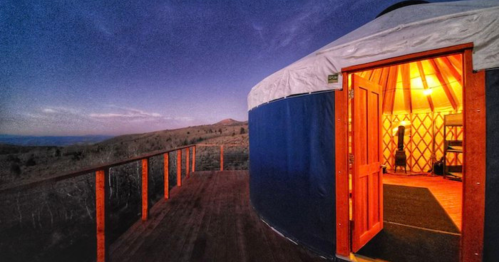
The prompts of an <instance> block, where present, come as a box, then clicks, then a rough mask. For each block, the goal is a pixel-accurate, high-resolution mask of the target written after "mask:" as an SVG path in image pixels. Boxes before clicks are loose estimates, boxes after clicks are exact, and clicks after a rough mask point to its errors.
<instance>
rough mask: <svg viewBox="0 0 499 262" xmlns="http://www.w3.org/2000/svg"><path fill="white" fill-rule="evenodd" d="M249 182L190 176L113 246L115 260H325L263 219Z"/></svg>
mask: <svg viewBox="0 0 499 262" xmlns="http://www.w3.org/2000/svg"><path fill="white" fill-rule="evenodd" d="M248 182H249V175H248V171H221V172H213V171H207V172H196V173H192V174H191V178H190V179H187V180H185V182H184V184H183V185H182V187H180V188H175V189H174V190H172V192H171V196H170V200H168V201H160V202H158V203H157V204H156V205H155V206H154V207H153V208H152V209H151V212H150V218H149V220H148V221H146V222H142V221H138V222H136V223H135V224H134V225H133V226H132V227H131V228H130V229H129V230H128V231H127V232H126V233H124V234H123V235H122V236H121V237H120V238H119V239H118V240H116V241H115V243H114V244H112V245H111V252H110V259H111V261H141V262H148V261H269V262H271V261H325V260H324V259H322V258H320V257H317V256H314V255H313V254H310V253H309V252H308V251H306V250H305V249H303V248H302V247H300V246H297V245H295V244H293V243H292V242H290V241H288V240H287V239H285V238H283V237H282V236H280V235H278V234H277V233H276V232H274V231H273V230H272V229H271V228H269V227H268V226H267V225H266V224H265V223H263V222H262V221H261V220H260V219H259V217H258V215H257V214H256V213H255V211H254V210H253V208H252V207H251V205H250V203H249V183H248Z"/></svg>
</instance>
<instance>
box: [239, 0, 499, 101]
mask: <svg viewBox="0 0 499 262" xmlns="http://www.w3.org/2000/svg"><path fill="white" fill-rule="evenodd" d="M498 9H499V6H498V2H497V1H493V0H485V1H460V2H446V3H431V4H422V5H411V6H407V7H403V8H400V9H397V10H394V11H392V12H389V13H387V14H385V15H383V16H381V17H379V18H377V19H375V20H373V21H371V22H369V23H367V24H365V25H364V26H362V27H360V28H358V29H357V30H354V31H352V32H351V33H349V34H347V35H345V36H343V37H341V38H339V39H337V40H336V41H334V42H332V43H330V44H328V45H326V46H324V47H323V48H321V49H319V50H317V51H316V52H313V53H312V54H310V55H308V56H306V57H304V58H302V59H300V60H298V61H297V62H295V63H293V64H291V65H289V66H288V67H285V68H283V69H281V70H279V71H278V72H276V73H274V74H272V75H270V76H269V77H267V78H265V79H264V80H263V81H261V82H260V83H259V84H257V85H256V86H255V87H253V88H252V90H251V92H250V93H249V95H248V109H249V110H251V109H252V108H254V107H256V106H259V105H261V104H264V103H268V102H270V101H273V100H276V99H280V98H284V97H288V96H291V95H296V94H302V93H311V92H318V91H327V90H333V89H341V75H340V79H339V81H337V82H336V83H332V84H331V83H328V75H331V74H335V73H340V72H341V69H342V68H345V67H348V66H352V65H356V64H364V63H368V62H373V61H379V60H383V59H387V58H390V57H397V56H402V55H407V54H410V53H417V52H422V51H427V50H432V49H438V48H443V47H447V46H453V45H457V44H464V43H473V44H474V53H473V69H474V70H480V69H485V68H496V67H499V62H498V61H497V58H496V57H497V53H498V51H499V39H497V38H496V35H495V33H496V32H497V28H499V18H498V15H497V14H498ZM463 25H465V26H463Z"/></svg>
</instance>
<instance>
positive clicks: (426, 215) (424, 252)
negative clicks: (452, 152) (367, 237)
mask: <svg viewBox="0 0 499 262" xmlns="http://www.w3.org/2000/svg"><path fill="white" fill-rule="evenodd" d="M383 190H384V193H383V199H384V201H383V205H384V214H383V215H384V221H385V223H384V228H383V230H382V231H381V232H380V233H379V234H378V235H377V236H375V237H374V238H373V239H372V240H371V241H369V243H367V244H366V246H364V247H363V248H362V249H361V250H360V251H359V252H357V254H360V255H363V256H367V257H370V258H376V259H382V260H385V261H392V262H396V261H408V262H412V261H458V260H459V241H460V236H459V230H458V228H457V227H456V226H455V225H454V223H453V222H452V220H451V219H450V218H449V216H448V215H447V213H446V212H445V210H444V209H443V208H442V207H441V206H440V204H439V203H438V201H437V200H436V199H435V197H434V196H433V195H432V194H431V192H430V191H429V190H428V189H426V188H420V187H407V186H396V185H384V187H383Z"/></svg>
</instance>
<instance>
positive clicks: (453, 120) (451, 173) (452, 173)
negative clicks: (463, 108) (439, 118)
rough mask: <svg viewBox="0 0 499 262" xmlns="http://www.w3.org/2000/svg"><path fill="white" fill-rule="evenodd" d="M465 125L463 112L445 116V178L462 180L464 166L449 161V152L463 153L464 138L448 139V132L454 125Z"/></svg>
mask: <svg viewBox="0 0 499 262" xmlns="http://www.w3.org/2000/svg"><path fill="white" fill-rule="evenodd" d="M462 126H463V114H451V115H446V116H444V178H452V179H459V180H462V177H463V166H462V165H451V164H450V163H448V162H447V155H448V154H456V156H455V157H456V158H457V157H458V156H457V154H462V153H463V141H462V140H447V132H448V129H449V128H452V127H462Z"/></svg>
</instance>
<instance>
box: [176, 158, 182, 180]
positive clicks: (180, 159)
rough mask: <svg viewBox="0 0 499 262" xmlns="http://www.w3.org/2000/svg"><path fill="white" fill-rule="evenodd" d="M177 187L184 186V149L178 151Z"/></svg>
mask: <svg viewBox="0 0 499 262" xmlns="http://www.w3.org/2000/svg"><path fill="white" fill-rule="evenodd" d="M177 186H178V187H181V186H182V149H179V150H177Z"/></svg>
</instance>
